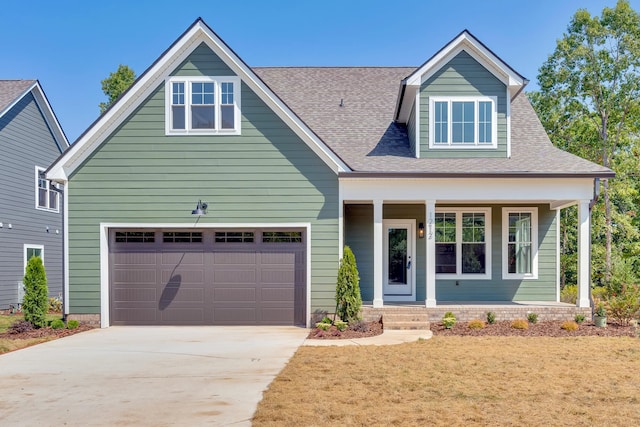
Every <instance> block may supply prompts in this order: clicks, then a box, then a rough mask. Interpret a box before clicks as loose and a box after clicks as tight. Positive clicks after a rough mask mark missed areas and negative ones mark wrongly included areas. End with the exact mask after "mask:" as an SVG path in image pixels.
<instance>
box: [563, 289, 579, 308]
mask: <svg viewBox="0 0 640 427" xmlns="http://www.w3.org/2000/svg"><path fill="white" fill-rule="evenodd" d="M577 299H578V286H577V285H566V286H565V287H564V288H562V289H561V290H560V301H562V302H566V303H569V304H575V303H576V300H577Z"/></svg>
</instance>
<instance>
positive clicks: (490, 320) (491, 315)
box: [487, 311, 496, 325]
mask: <svg viewBox="0 0 640 427" xmlns="http://www.w3.org/2000/svg"><path fill="white" fill-rule="evenodd" d="M487 323H488V324H490V325H493V324H494V323H496V314H495V313H494V312H493V311H490V312H488V313H487Z"/></svg>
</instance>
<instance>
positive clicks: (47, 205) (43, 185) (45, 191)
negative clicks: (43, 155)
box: [35, 166, 59, 212]
mask: <svg viewBox="0 0 640 427" xmlns="http://www.w3.org/2000/svg"><path fill="white" fill-rule="evenodd" d="M44 171H45V169H44V168H41V167H38V166H36V179H35V181H36V182H35V192H36V208H37V209H41V210H47V211H52V212H58V210H59V207H58V205H59V203H58V197H59V196H58V192H57V191H56V190H54V189H53V188H56V187H55V185H56V184H54V183H52V182H51V181H49V180H48V179H47V178H46V177H45V173H44Z"/></svg>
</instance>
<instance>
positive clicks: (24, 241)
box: [0, 80, 69, 309]
mask: <svg viewBox="0 0 640 427" xmlns="http://www.w3.org/2000/svg"><path fill="white" fill-rule="evenodd" d="M68 146H69V143H68V142H67V138H66V136H65V135H64V132H63V131H62V128H61V127H60V124H59V123H58V119H57V118H56V116H55V114H54V113H53V110H52V109H51V105H49V102H48V100H47V98H46V96H45V94H44V92H43V91H42V87H41V86H40V83H39V82H38V81H37V80H0V153H1V154H0V309H6V308H9V307H10V306H14V307H17V305H18V303H19V294H20V287H21V282H22V278H23V276H24V269H25V266H26V263H27V260H28V259H29V258H30V257H31V256H34V255H38V256H41V257H42V259H43V260H44V265H45V269H46V272H47V279H48V285H49V295H50V296H62V268H63V264H62V248H63V246H62V244H63V238H64V234H63V226H62V213H61V209H62V206H61V202H62V199H61V197H60V196H59V195H58V193H57V192H56V191H54V190H52V187H51V183H50V181H48V180H47V179H46V178H45V176H44V171H45V170H46V169H47V168H48V167H49V165H50V164H51V162H53V161H54V160H55V159H56V158H57V157H58V156H59V155H60V153H62V152H63V151H64V150H65V149H66V148H67V147H68Z"/></svg>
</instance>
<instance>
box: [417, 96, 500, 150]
mask: <svg viewBox="0 0 640 427" xmlns="http://www.w3.org/2000/svg"><path fill="white" fill-rule="evenodd" d="M496 106H497V98H496V97H439V96H432V97H430V101H429V111H430V112H431V113H430V114H429V146H430V148H495V147H497V142H498V139H497V110H496V108H497V107H496Z"/></svg>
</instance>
